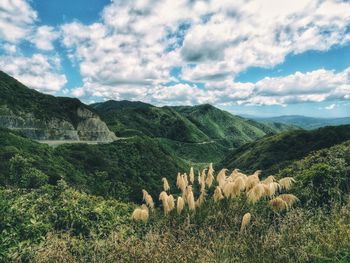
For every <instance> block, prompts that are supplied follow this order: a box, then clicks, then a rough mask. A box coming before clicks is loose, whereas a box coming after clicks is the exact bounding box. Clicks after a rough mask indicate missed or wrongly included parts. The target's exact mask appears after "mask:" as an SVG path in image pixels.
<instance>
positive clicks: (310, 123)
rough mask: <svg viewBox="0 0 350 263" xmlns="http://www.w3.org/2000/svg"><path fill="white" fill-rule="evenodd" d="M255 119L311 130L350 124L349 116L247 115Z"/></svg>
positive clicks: (266, 122)
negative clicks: (265, 116)
mask: <svg viewBox="0 0 350 263" xmlns="http://www.w3.org/2000/svg"><path fill="white" fill-rule="evenodd" d="M247 118H249V119H253V120H255V121H258V122H261V123H264V124H268V123H275V122H277V123H283V124H287V125H295V126H298V127H300V128H303V129H307V130H311V129H317V128H320V127H324V126H336V125H344V124H350V117H344V118H315V117H307V116H301V115H286V116H277V117H267V118H264V117H253V116H249V117H247Z"/></svg>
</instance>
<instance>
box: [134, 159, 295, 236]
mask: <svg viewBox="0 0 350 263" xmlns="http://www.w3.org/2000/svg"><path fill="white" fill-rule="evenodd" d="M226 171H227V169H222V170H220V172H219V173H218V174H217V176H216V182H214V178H215V177H214V169H213V166H212V164H210V165H209V167H208V170H207V169H203V170H202V171H201V172H198V185H199V187H198V186H196V185H195V184H194V183H196V182H195V176H194V170H193V167H191V169H190V173H189V176H187V174H186V173H184V174H181V173H178V174H177V177H176V186H177V187H178V188H179V189H180V190H181V193H175V194H176V195H177V198H176V202H175V198H174V196H173V195H171V194H168V191H169V190H170V186H169V183H168V180H167V179H166V178H165V177H164V178H162V182H163V189H164V190H163V191H162V192H161V193H160V195H159V200H160V201H162V206H163V211H164V215H168V214H169V213H170V212H171V211H172V210H174V209H175V208H176V211H177V214H178V215H180V214H181V213H183V211H184V208H185V205H186V204H187V205H188V210H189V211H195V210H196V209H197V208H200V207H201V206H203V205H204V204H205V202H206V199H207V195H208V193H207V189H206V186H208V189H209V188H210V187H211V186H212V185H213V184H216V183H217V184H216V185H214V186H215V190H214V193H213V196H212V198H213V200H214V202H215V203H217V202H220V201H221V200H223V199H225V197H226V198H227V199H232V198H236V197H238V196H240V195H241V193H242V192H245V195H246V200H247V202H249V203H250V204H252V205H254V204H255V203H256V202H258V201H259V200H261V199H263V198H266V199H270V200H269V201H268V202H267V203H268V205H269V206H270V207H271V208H272V209H273V210H274V211H276V212H282V211H287V210H289V209H290V208H291V207H292V206H293V205H294V204H295V203H296V202H298V201H299V199H298V198H297V197H296V196H295V195H292V194H286V193H284V194H280V195H278V194H279V193H280V192H282V191H283V190H288V189H290V188H291V187H292V184H293V183H294V182H295V180H294V179H293V178H291V177H285V178H282V179H280V180H279V181H278V182H276V179H275V178H274V177H273V176H268V177H267V178H265V179H264V180H262V181H260V179H259V175H260V173H261V171H260V170H258V171H256V172H254V174H252V175H249V176H247V175H245V174H244V173H242V172H240V170H239V169H234V170H233V171H232V173H231V174H230V176H228V177H227V176H226ZM206 172H207V173H206ZM190 182H191V183H192V184H189V183H190ZM194 189H195V190H197V191H198V189H199V191H200V194H199V196H198V199H197V200H195V194H194ZM142 194H143V200H144V201H145V203H146V204H143V205H142V206H141V207H139V208H136V209H135V210H134V211H133V213H132V219H134V220H137V221H143V222H147V221H148V218H149V210H148V209H149V208H150V209H152V210H153V209H154V202H153V199H152V197H151V195H149V193H148V192H147V191H146V190H144V189H143V190H142ZM178 195H180V196H178ZM277 195H278V196H277ZM266 199H265V200H266ZM241 200H244V197H243V199H241ZM250 219H251V214H250V213H246V214H245V215H244V216H243V218H242V223H241V230H240V231H241V232H244V230H245V229H246V227H247V225H248V224H249V222H250Z"/></svg>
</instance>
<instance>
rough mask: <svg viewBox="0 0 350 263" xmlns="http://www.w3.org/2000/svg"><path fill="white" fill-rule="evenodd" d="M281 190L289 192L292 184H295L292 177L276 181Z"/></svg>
mask: <svg viewBox="0 0 350 263" xmlns="http://www.w3.org/2000/svg"><path fill="white" fill-rule="evenodd" d="M278 183H279V184H280V186H281V188H282V189H285V190H289V189H290V188H291V187H292V185H293V183H295V180H294V179H293V178H292V177H284V178H282V179H280V180H279V181H278Z"/></svg>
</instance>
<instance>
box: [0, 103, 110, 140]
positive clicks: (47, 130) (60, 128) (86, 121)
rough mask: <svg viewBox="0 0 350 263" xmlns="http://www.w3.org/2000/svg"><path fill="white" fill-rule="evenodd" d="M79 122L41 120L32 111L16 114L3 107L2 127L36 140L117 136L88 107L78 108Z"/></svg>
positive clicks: (90, 138) (51, 119)
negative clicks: (74, 123)
mask: <svg viewBox="0 0 350 263" xmlns="http://www.w3.org/2000/svg"><path fill="white" fill-rule="evenodd" d="M77 119H78V121H77V124H76V127H74V125H73V123H72V122H70V121H69V120H64V119H58V118H50V119H49V120H41V119H37V118H35V116H34V114H32V113H23V114H20V115H16V114H14V113H13V112H12V111H11V110H9V109H4V108H2V110H1V114H0V127H3V128H8V129H13V130H17V131H19V132H21V133H22V134H24V135H25V136H27V137H29V138H32V139H36V140H75V141H76V140H81V141H98V142H112V141H114V140H115V139H117V138H116V136H115V134H114V133H113V132H111V131H110V130H109V129H108V127H107V125H106V124H105V123H104V122H103V121H101V119H100V118H99V116H98V115H96V114H94V113H93V112H91V111H90V110H88V109H86V108H82V107H79V108H78V109H77Z"/></svg>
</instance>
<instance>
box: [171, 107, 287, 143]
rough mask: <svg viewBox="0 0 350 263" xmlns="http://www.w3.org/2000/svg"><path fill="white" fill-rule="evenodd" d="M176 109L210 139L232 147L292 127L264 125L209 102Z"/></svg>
mask: <svg viewBox="0 0 350 263" xmlns="http://www.w3.org/2000/svg"><path fill="white" fill-rule="evenodd" d="M174 109H176V110H177V111H178V112H180V113H181V114H182V115H184V116H186V117H187V118H188V119H189V120H190V121H191V122H192V123H194V124H195V125H196V126H197V127H198V129H200V130H201V131H203V133H205V134H207V135H208V137H209V138H210V139H212V140H216V141H219V142H220V143H222V144H223V145H230V146H231V147H238V146H241V145H243V144H244V143H247V142H252V141H254V140H256V139H258V138H261V137H263V136H265V135H267V134H274V133H278V132H281V131H285V130H289V129H292V128H291V127H289V126H287V125H279V126H278V125H276V126H273V125H264V124H261V123H257V122H255V121H251V120H247V119H244V118H242V117H239V116H234V115H232V114H230V113H228V112H226V111H222V110H220V109H218V108H215V107H214V106H212V105H209V104H204V105H199V106H193V107H188V106H183V107H181V106H180V107H174Z"/></svg>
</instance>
